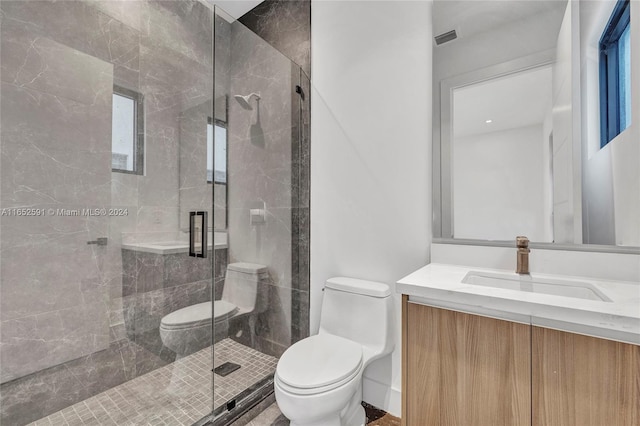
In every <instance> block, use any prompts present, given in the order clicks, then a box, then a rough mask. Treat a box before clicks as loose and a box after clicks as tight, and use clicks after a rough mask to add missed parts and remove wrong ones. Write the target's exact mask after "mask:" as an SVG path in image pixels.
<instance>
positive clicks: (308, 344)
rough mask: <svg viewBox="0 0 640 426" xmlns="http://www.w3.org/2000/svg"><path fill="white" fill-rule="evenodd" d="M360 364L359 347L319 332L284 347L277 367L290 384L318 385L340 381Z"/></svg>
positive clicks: (298, 385) (360, 350)
mask: <svg viewBox="0 0 640 426" xmlns="http://www.w3.org/2000/svg"><path fill="white" fill-rule="evenodd" d="M361 366H362V346H361V345H359V344H358V343H355V342H353V341H351V340H347V339H345V338H342V337H338V336H333V335H331V334H318V335H315V336H311V337H308V338H306V339H303V340H301V341H299V342H298V343H295V344H294V345H293V346H291V347H290V348H289V349H287V350H286V351H285V352H284V354H283V355H282V357H280V361H279V362H278V367H277V369H276V374H277V375H278V378H279V379H280V380H281V381H282V382H284V383H285V384H287V385H289V386H293V387H296V388H302V389H310V388H319V387H323V386H327V385H330V384H333V383H336V382H340V381H342V380H344V379H346V378H347V377H349V376H350V375H353V374H354V373H355V372H356V371H357V370H359V369H360V367H361Z"/></svg>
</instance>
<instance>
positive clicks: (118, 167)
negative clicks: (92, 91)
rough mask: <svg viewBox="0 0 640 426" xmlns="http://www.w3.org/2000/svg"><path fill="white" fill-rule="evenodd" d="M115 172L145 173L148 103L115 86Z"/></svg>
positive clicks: (113, 123) (113, 136) (135, 93)
mask: <svg viewBox="0 0 640 426" xmlns="http://www.w3.org/2000/svg"><path fill="white" fill-rule="evenodd" d="M112 105H113V106H112V109H113V112H112V118H111V119H112V128H111V170H112V171H114V172H121V173H132V174H137V175H141V174H143V168H144V167H143V164H144V110H143V108H144V104H143V98H142V94H140V93H138V92H135V91H133V90H129V89H125V88H124V87H120V86H114V87H113V104H112Z"/></svg>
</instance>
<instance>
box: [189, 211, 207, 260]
mask: <svg viewBox="0 0 640 426" xmlns="http://www.w3.org/2000/svg"><path fill="white" fill-rule="evenodd" d="M208 231H209V224H208V222H207V212H191V213H189V256H191V257H207V250H208V245H207V233H208Z"/></svg>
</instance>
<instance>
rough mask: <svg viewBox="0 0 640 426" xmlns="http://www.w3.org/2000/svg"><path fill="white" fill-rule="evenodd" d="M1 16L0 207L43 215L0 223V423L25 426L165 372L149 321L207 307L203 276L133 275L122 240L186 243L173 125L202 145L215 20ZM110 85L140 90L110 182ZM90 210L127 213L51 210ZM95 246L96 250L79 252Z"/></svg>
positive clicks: (141, 13)
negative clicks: (121, 165)
mask: <svg viewBox="0 0 640 426" xmlns="http://www.w3.org/2000/svg"><path fill="white" fill-rule="evenodd" d="M0 10H1V13H0V16H1V19H2V23H1V28H0V31H1V34H0V43H1V46H0V55H1V58H0V59H1V60H0V62H1V65H0V66H1V70H0V71H1V77H0V78H1V83H2V96H1V97H0V102H1V105H0V108H1V109H2V112H3V114H2V116H1V117H0V120H1V123H0V125H1V134H0V139H1V142H0V143H1V144H0V170H1V171H0V173H1V176H0V181H1V182H0V207H1V208H3V209H7V208H24V207H28V208H33V209H43V210H44V212H45V216H35V217H24V216H21V217H18V216H8V215H3V216H0V233H1V234H2V239H1V241H0V260H1V262H2V268H1V269H0V321H1V328H0V330H1V331H0V382H1V383H2V385H0V386H1V387H0V398H1V400H0V408H1V422H2V423H3V424H4V423H5V422H6V423H7V424H22V423H26V422H27V421H29V420H30V419H31V420H33V419H34V416H40V417H41V416H42V415H44V414H47V413H49V412H51V411H55V410H58V409H60V408H63V407H65V406H67V405H69V404H70V403H73V402H75V401H77V400H80V399H84V398H86V397H88V396H90V395H92V394H95V393H96V392H100V391H102V390H104V389H106V388H108V387H110V386H112V385H113V384H115V383H119V382H122V381H125V380H129V379H131V378H132V377H136V376H137V375H139V374H143V373H145V372H148V371H150V370H152V369H154V368H157V367H159V366H161V365H164V364H166V362H168V361H170V360H171V354H165V353H164V352H163V351H162V348H161V347H159V346H158V340H157V336H156V334H157V327H156V323H157V322H158V321H159V320H158V316H160V317H161V315H162V314H163V313H168V312H167V311H168V310H170V309H172V308H174V307H176V306H186V304H190V303H191V302H193V303H196V302H197V301H204V300H209V298H210V287H211V280H210V278H211V271H210V267H209V271H206V268H205V270H201V269H198V268H191V270H190V271H189V273H193V274H195V275H198V274H200V275H199V276H198V277H197V279H196V278H194V276H195V275H194V276H190V275H189V274H188V273H187V272H186V271H185V267H188V266H187V264H188V263H189V262H188V261H186V262H183V261H182V260H181V259H177V258H170V259H166V263H164V270H163V275H162V276H158V275H157V271H156V272H149V271H148V270H147V271H146V272H149V274H148V275H145V274H137V275H136V276H135V279H133V280H132V277H131V274H129V273H128V272H127V273H126V274H123V269H126V268H128V267H129V266H130V264H131V263H132V261H131V259H130V258H129V257H128V256H123V255H122V253H121V248H120V244H121V241H122V239H123V238H125V239H129V240H138V241H153V240H156V241H157V240H160V239H170V240H175V239H177V238H184V237H186V235H185V234H184V233H181V232H179V226H180V211H181V210H180V203H181V197H180V195H181V194H180V189H181V186H180V185H181V182H180V178H181V174H180V162H181V160H182V158H181V154H183V153H186V150H183V151H181V147H180V144H181V143H182V142H183V141H185V143H188V141H189V140H190V141H197V142H200V141H201V139H202V136H200V135H195V134H194V132H193V131H192V132H191V133H190V132H189V131H187V130H188V129H187V126H186V124H185V123H194V122H196V121H197V120H198V119H203V120H204V121H203V123H204V126H203V132H204V133H203V134H205V135H206V118H207V117H206V114H205V113H204V111H205V110H206V109H207V106H208V109H209V111H210V110H211V93H212V89H213V87H212V85H213V83H212V80H213V78H212V74H213V68H212V54H211V52H212V22H211V19H212V13H211V11H210V10H209V9H207V8H205V7H204V6H203V5H202V4H200V3H198V2H195V1H188V0H184V1H170V2H167V1H164V2H163V1H154V0H148V1H131V2H119V1H73V2H71V1H69V2H67V1H64V2H60V1H40V0H37V1H28V2H26V1H2V3H1V4H0ZM114 84H115V85H119V86H123V87H126V88H128V89H131V90H135V91H138V92H141V93H142V94H143V95H144V102H145V117H144V120H145V170H144V174H142V175H133V174H122V173H113V172H111V125H112V123H111V108H112V106H111V98H112V90H113V85H114ZM183 134H184V135H185V136H184V137H181V136H182V135H183ZM189 138H191V139H189ZM185 158H186V157H185ZM185 161H186V160H185ZM187 165H189V164H188V163H187V164H186V165H185V167H186V166H187ZM189 166H190V165H189ZM203 173H206V170H205V171H203ZM210 205H211V203H210V201H209V206H210ZM103 207H104V208H109V207H118V208H126V209H127V210H128V214H127V215H125V216H121V217H105V216H67V215H62V214H61V213H58V212H57V210H58V209H65V210H71V209H82V208H103ZM209 208H210V207H209ZM49 209H53V211H54V212H55V213H54V214H53V215H52V214H49V213H48V212H49ZM97 237H108V245H107V246H97V245H87V242H88V241H91V240H95V239H96V238H97ZM135 260H136V262H137V261H138V259H135ZM136 262H133V266H134V267H144V266H148V264H153V265H154V264H155V263H154V262H156V260H151V259H145V261H143V262H141V263H136ZM145 262H149V263H145ZM204 262H205V263H206V261H204ZM225 262H226V261H225ZM206 273H208V274H209V276H205V275H206ZM164 274H166V276H165V275H164ZM139 290H140V292H139V293H138V291H139ZM132 307H134V308H133V309H132ZM131 333H133V334H131ZM147 348H148V349H147ZM165 351H166V350H165ZM36 418H37V417H36Z"/></svg>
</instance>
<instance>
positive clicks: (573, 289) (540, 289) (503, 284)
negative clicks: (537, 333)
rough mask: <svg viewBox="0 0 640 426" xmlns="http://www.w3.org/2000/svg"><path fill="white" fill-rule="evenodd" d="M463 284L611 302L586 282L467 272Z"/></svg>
mask: <svg viewBox="0 0 640 426" xmlns="http://www.w3.org/2000/svg"><path fill="white" fill-rule="evenodd" d="M462 282H463V283H465V284H471V285H479V286H484V287H494V288H502V289H505V290H518V291H527V292H530V293H541V294H550V295H553V296H563V297H573V298H577V299H588V300H599V301H603V302H612V300H611V299H609V298H608V297H607V296H606V295H605V294H604V293H603V292H602V291H600V290H599V289H598V288H596V286H594V285H593V284H591V283H589V282H586V281H579V280H570V279H556V278H540V277H536V276H531V275H516V274H499V273H492V272H478V271H471V272H469V273H468V274H467V275H466V276H465V277H464V278H463V280H462Z"/></svg>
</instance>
